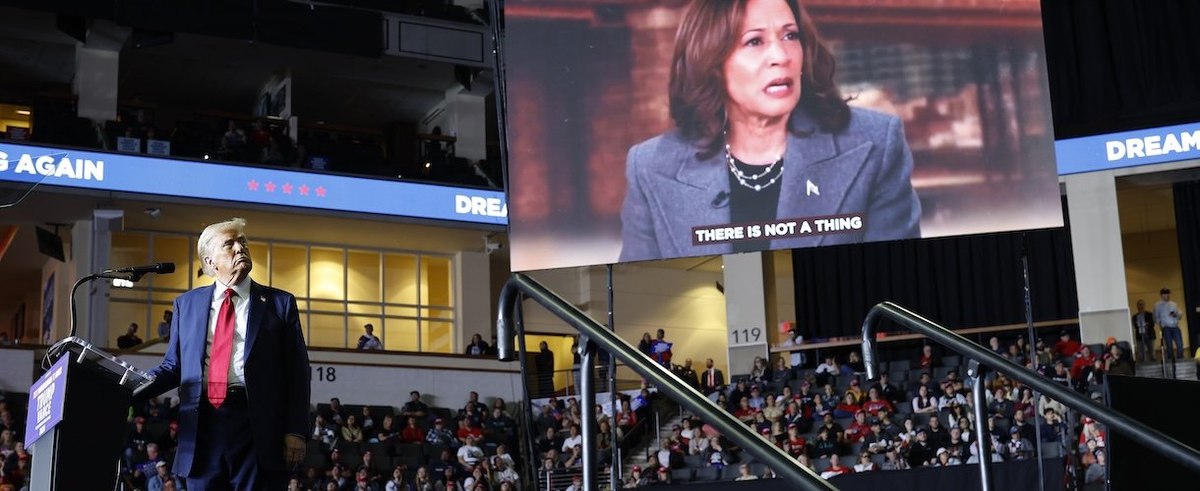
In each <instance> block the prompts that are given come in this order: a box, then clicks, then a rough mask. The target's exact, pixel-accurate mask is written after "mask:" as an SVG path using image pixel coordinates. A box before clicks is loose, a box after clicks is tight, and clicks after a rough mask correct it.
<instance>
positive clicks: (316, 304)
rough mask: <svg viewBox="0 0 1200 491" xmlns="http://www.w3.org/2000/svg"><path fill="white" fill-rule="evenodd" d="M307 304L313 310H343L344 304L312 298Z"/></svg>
mask: <svg viewBox="0 0 1200 491" xmlns="http://www.w3.org/2000/svg"><path fill="white" fill-rule="evenodd" d="M309 306H310V308H311V309H312V311H313V312H345V311H346V304H344V303H342V302H323V301H320V300H312V301H310V302H309Z"/></svg>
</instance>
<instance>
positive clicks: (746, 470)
mask: <svg viewBox="0 0 1200 491" xmlns="http://www.w3.org/2000/svg"><path fill="white" fill-rule="evenodd" d="M757 479H758V476H756V475H754V473H752V472H750V464H742V465H740V466H738V477H737V478H736V479H734V481H754V480H757Z"/></svg>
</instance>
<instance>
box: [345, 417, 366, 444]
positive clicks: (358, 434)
mask: <svg viewBox="0 0 1200 491" xmlns="http://www.w3.org/2000/svg"><path fill="white" fill-rule="evenodd" d="M342 440H345V441H348V442H355V443H360V442H362V441H363V429H362V427H361V426H359V425H358V416H355V415H353V414H351V415H349V416H346V426H343V427H342Z"/></svg>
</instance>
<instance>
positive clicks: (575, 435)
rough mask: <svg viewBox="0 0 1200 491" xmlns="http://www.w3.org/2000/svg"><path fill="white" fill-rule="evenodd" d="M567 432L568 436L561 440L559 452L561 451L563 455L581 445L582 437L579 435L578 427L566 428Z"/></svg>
mask: <svg viewBox="0 0 1200 491" xmlns="http://www.w3.org/2000/svg"><path fill="white" fill-rule="evenodd" d="M567 432H568V433H569V435H568V436H567V438H565V439H563V442H562V449H561V450H562V453H563V454H566V453H567V452H570V451H571V449H572V448H575V446H577V445H583V435H581V434H579V427H578V426H576V425H571V426H568V427H567Z"/></svg>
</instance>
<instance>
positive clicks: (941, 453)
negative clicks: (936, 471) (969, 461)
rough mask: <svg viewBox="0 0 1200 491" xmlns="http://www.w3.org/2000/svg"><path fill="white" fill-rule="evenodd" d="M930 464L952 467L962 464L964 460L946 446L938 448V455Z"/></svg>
mask: <svg viewBox="0 0 1200 491" xmlns="http://www.w3.org/2000/svg"><path fill="white" fill-rule="evenodd" d="M930 465H932V466H935V467H950V466H952V465H962V461H960V460H958V459H957V458H955V457H954V456H952V455H950V451H949V450H947V449H946V448H939V449H937V455H936V456H935V457H934V460H933V463H931V464H930Z"/></svg>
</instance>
